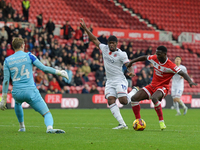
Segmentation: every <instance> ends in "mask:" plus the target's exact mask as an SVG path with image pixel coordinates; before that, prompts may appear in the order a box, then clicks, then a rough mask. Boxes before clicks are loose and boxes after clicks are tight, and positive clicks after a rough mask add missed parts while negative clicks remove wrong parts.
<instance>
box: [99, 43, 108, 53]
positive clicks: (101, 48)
mask: <svg viewBox="0 0 200 150" xmlns="http://www.w3.org/2000/svg"><path fill="white" fill-rule="evenodd" d="M99 48H100V50H101V51H102V52H105V51H106V49H107V45H105V44H102V43H100V44H99Z"/></svg>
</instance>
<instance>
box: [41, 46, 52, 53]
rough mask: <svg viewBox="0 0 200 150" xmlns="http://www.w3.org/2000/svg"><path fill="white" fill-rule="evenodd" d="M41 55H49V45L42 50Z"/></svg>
mask: <svg viewBox="0 0 200 150" xmlns="http://www.w3.org/2000/svg"><path fill="white" fill-rule="evenodd" d="M42 51H43V54H45V53H48V55H49V56H50V55H51V49H50V45H49V44H46V48H44V49H43V50H42Z"/></svg>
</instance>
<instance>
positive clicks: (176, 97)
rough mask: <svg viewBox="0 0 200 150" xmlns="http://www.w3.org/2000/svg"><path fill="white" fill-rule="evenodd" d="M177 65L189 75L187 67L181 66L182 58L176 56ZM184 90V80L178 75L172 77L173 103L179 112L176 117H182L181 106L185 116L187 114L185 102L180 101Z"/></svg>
mask: <svg viewBox="0 0 200 150" xmlns="http://www.w3.org/2000/svg"><path fill="white" fill-rule="evenodd" d="M175 64H176V65H177V66H178V67H179V68H180V69H181V70H182V71H183V72H185V73H187V69H186V67H185V66H183V65H181V57H180V56H176V58H175ZM183 90H184V79H183V77H181V76H180V75H178V74H175V75H174V76H173V77H172V87H171V93H172V94H171V95H172V98H173V102H174V108H175V109H176V111H177V114H176V116H180V115H181V112H180V109H179V104H180V105H181V106H182V107H183V110H184V112H183V114H184V115H185V114H186V113H187V110H188V108H187V106H185V104H184V103H183V101H182V100H181V99H180V98H181V96H182V94H183Z"/></svg>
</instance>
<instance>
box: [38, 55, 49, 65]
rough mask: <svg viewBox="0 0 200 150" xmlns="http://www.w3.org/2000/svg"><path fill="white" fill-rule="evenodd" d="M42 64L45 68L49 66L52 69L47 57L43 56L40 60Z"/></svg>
mask: <svg viewBox="0 0 200 150" xmlns="http://www.w3.org/2000/svg"><path fill="white" fill-rule="evenodd" d="M40 61H41V63H43V64H44V65H45V66H49V67H50V62H49V60H48V59H47V57H46V56H45V55H44V54H43V55H42V59H41V60H40Z"/></svg>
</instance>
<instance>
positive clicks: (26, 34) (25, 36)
mask: <svg viewBox="0 0 200 150" xmlns="http://www.w3.org/2000/svg"><path fill="white" fill-rule="evenodd" d="M22 37H23V38H26V39H27V40H28V41H29V39H30V38H31V37H30V36H29V33H28V31H25V33H24V36H22Z"/></svg>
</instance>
